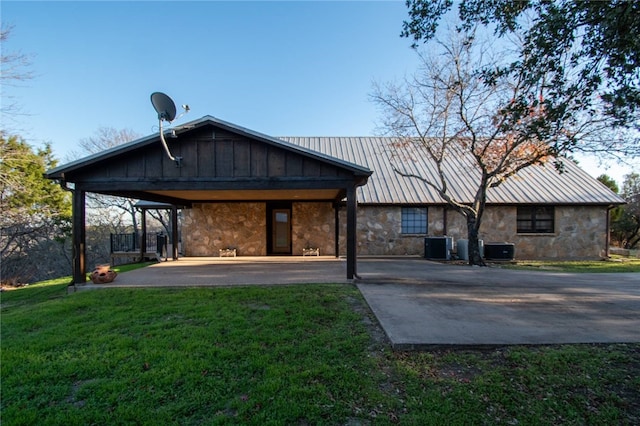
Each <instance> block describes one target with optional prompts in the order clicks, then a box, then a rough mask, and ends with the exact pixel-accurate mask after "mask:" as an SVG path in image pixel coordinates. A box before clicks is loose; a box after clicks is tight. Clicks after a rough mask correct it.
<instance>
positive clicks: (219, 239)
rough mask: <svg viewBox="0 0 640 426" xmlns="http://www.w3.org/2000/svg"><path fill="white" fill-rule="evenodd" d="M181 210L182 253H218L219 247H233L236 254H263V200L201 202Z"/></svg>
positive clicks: (265, 228) (264, 228)
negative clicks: (258, 201)
mask: <svg viewBox="0 0 640 426" xmlns="http://www.w3.org/2000/svg"><path fill="white" fill-rule="evenodd" d="M183 212H184V218H183V222H182V244H183V250H184V253H185V256H218V255H219V250H220V249H223V248H235V249H236V250H237V254H238V256H266V254H267V235H266V232H267V225H266V223H267V222H266V221H267V207H266V204H265V203H202V204H194V206H193V208H191V209H185V210H183Z"/></svg>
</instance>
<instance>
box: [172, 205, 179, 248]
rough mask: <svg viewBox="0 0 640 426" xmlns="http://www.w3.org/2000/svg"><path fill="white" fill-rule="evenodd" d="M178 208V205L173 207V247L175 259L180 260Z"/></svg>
mask: <svg viewBox="0 0 640 426" xmlns="http://www.w3.org/2000/svg"><path fill="white" fill-rule="evenodd" d="M179 240H180V238H179V236H178V208H177V207H176V206H173V207H171V246H172V247H171V248H172V252H173V253H172V254H173V260H178V244H179Z"/></svg>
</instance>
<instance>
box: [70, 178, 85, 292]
mask: <svg viewBox="0 0 640 426" xmlns="http://www.w3.org/2000/svg"><path fill="white" fill-rule="evenodd" d="M72 194H73V195H72V208H73V228H72V231H71V233H72V234H71V239H72V241H73V282H74V284H84V283H85V282H87V266H86V263H85V262H86V252H85V249H86V229H85V220H86V210H85V197H86V193H85V192H84V191H83V190H81V189H78V188H76V189H74V190H73V192H72Z"/></svg>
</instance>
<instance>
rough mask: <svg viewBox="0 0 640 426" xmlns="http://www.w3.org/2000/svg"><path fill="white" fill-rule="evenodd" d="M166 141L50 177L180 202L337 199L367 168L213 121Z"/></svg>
mask: <svg viewBox="0 0 640 426" xmlns="http://www.w3.org/2000/svg"><path fill="white" fill-rule="evenodd" d="M174 131H175V137H172V136H171V135H170V134H167V135H166V136H165V140H166V142H167V144H168V146H169V150H170V151H171V153H172V155H173V156H175V157H182V161H181V166H180V167H178V166H177V165H176V163H175V162H174V161H172V160H171V159H169V158H168V156H167V155H166V154H165V152H164V149H163V147H162V144H161V141H160V136H159V135H152V136H149V137H147V138H143V139H139V140H137V141H133V142H130V143H128V144H124V145H121V146H118V147H115V148H113V149H110V150H107V151H104V152H102V153H100V154H97V155H93V156H90V157H87V158H85V159H81V160H78V161H76V162H73V163H70V164H67V165H64V166H61V167H58V168H56V169H53V170H51V171H49V172H47V174H46V175H47V177H48V178H50V179H59V180H61V181H64V182H71V183H74V184H75V186H76V187H77V188H80V189H82V190H84V191H88V192H97V193H104V194H111V195H119V196H127V197H132V198H138V199H145V200H152V201H164V202H170V203H181V204H184V203H185V202H186V203H190V202H195V201H224V200H263V199H265V200H271V199H291V198H296V199H308V200H340V199H342V198H343V197H344V193H345V189H346V188H347V187H349V186H350V185H354V184H356V185H361V184H363V183H365V182H366V180H367V178H368V176H369V175H370V174H371V171H369V170H368V169H366V168H363V167H361V166H358V165H356V164H350V163H348V162H344V161H343V160H340V159H335V158H331V157H329V156H325V155H323V154H320V153H317V152H313V151H310V150H307V149H304V148H301V147H298V146H295V145H291V144H288V143H287V142H284V141H280V140H278V139H275V138H270V137H268V136H265V135H261V134H259V133H255V132H251V131H249V130H247V129H243V128H240V127H237V126H234V125H232V124H230V123H226V122H223V121H220V120H216V119H213V118H211V117H205V118H203V119H201V120H198V121H196V122H192V123H189V124H187V125H184V126H181V127H178V128H175V129H174Z"/></svg>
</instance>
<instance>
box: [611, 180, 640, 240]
mask: <svg viewBox="0 0 640 426" xmlns="http://www.w3.org/2000/svg"><path fill="white" fill-rule="evenodd" d="M622 197H623V198H624V199H625V200H626V201H627V204H625V205H624V206H622V213H621V215H620V217H619V218H618V219H617V220H616V221H615V222H613V226H612V228H613V234H614V236H615V237H616V239H617V240H618V241H619V242H620V243H621V244H622V246H623V247H624V248H626V249H634V248H636V247H638V244H639V243H640V174H638V173H630V174H628V175H626V176H625V179H624V183H623V184H622Z"/></svg>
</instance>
